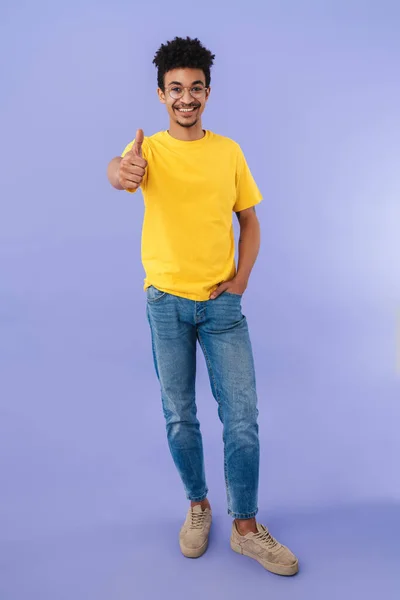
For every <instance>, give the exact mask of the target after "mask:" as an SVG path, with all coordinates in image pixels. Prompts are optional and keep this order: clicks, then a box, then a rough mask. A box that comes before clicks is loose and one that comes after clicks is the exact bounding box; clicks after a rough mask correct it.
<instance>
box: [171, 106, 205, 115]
mask: <svg viewBox="0 0 400 600" xmlns="http://www.w3.org/2000/svg"><path fill="white" fill-rule="evenodd" d="M198 109H199V107H198V106H192V107H190V108H175V110H176V112H178V113H180V114H181V115H191V114H193V113H194V112H196V110H198Z"/></svg>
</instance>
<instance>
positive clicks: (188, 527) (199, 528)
mask: <svg viewBox="0 0 400 600" xmlns="http://www.w3.org/2000/svg"><path fill="white" fill-rule="evenodd" d="M211 519H212V513H211V510H210V509H209V508H206V509H205V510H202V509H201V506H200V505H199V504H197V505H196V506H193V507H190V508H189V511H188V514H187V517H186V521H185V522H184V524H183V526H182V529H181V531H180V534H179V545H180V547H181V551H182V554H183V555H184V556H186V557H187V558H199V557H200V556H202V555H203V554H204V552H205V551H206V550H207V546H208V536H209V533H210V528H211Z"/></svg>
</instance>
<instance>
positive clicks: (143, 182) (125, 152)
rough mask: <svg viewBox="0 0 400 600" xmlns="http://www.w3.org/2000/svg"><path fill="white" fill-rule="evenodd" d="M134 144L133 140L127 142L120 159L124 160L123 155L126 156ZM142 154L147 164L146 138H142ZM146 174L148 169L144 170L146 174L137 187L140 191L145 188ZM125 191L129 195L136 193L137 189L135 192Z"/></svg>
mask: <svg viewBox="0 0 400 600" xmlns="http://www.w3.org/2000/svg"><path fill="white" fill-rule="evenodd" d="M134 143H135V140H133V141H132V142H129V144H128V145H127V146H126V147H125V150H124V151H123V152H122V154H121V158H124V156H125V154H128V152H130V151H131V150H132V148H133V145H134ZM142 154H143V158H144V159H145V160H147V162H149V161H148V147H147V143H146V138H144V140H143V145H142ZM147 172H148V169H146V173H145V176H144V177H143V181H142V183H141V184H140V186H139V187H140V188H142V189H143V188H145V186H146V183H147ZM126 191H127V192H129V193H130V194H134V193H135V192H137V189H136V190H126Z"/></svg>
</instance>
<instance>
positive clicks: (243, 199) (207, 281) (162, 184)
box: [122, 131, 262, 300]
mask: <svg viewBox="0 0 400 600" xmlns="http://www.w3.org/2000/svg"><path fill="white" fill-rule="evenodd" d="M133 144H134V142H131V143H130V144H128V146H127V147H126V148H125V150H124V152H123V154H122V156H124V155H125V154H126V153H127V152H129V151H130V150H131V148H132V146H133ZM142 152H143V158H145V159H146V160H147V162H148V167H147V170H146V175H145V177H144V179H143V181H142V184H141V189H142V192H143V198H144V205H145V212H144V221H143V229H142V262H143V267H144V270H145V273H146V277H145V284H144V289H146V288H147V287H149V286H150V285H153V286H155V287H156V288H158V289H159V290H161V291H163V292H168V293H170V294H174V295H175V296H181V297H183V298H189V299H191V300H208V299H209V297H210V294H211V292H212V291H213V290H214V289H215V288H216V286H217V285H218V284H219V283H221V282H222V281H227V280H229V279H232V277H234V276H235V274H236V265H235V240H234V230H233V222H232V214H233V212H239V211H241V210H245V209H246V208H250V207H252V206H255V205H256V204H258V203H259V202H260V201H261V199H262V196H261V194H260V191H259V189H258V187H257V185H256V183H255V181H254V179H253V176H252V174H251V172H250V169H249V167H248V165H247V163H246V159H245V157H244V155H243V152H242V150H241V149H240V146H239V145H238V144H237V143H236V142H234V141H232V140H231V139H229V138H226V137H223V136H220V135H217V134H215V133H212V132H210V131H206V133H205V136H204V137H203V138H202V139H200V140H196V141H194V142H183V141H180V140H177V139H175V138H173V137H172V136H170V134H169V133H168V131H163V132H160V133H156V134H155V135H153V136H151V137H146V138H145V139H144V142H143V145H142Z"/></svg>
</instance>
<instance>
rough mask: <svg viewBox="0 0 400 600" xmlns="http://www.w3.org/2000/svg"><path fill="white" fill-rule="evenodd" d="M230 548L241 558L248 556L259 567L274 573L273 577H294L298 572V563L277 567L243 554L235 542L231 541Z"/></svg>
mask: <svg viewBox="0 0 400 600" xmlns="http://www.w3.org/2000/svg"><path fill="white" fill-rule="evenodd" d="M231 548H232V550H233V551H234V552H237V553H238V554H242V555H243V556H248V557H249V558H253V559H254V560H256V561H257V562H258V563H260V565H262V566H263V567H264V569H266V570H267V571H270V572H271V573H274V574H275V575H284V576H286V577H290V576H292V575H296V573H298V571H299V561H298V560H296V562H295V563H293V565H279V564H276V563H270V562H268V561H263V560H261V559H260V557H259V556H257V555H256V554H252V553H251V552H243V550H242V547H241V546H240V545H239V544H235V542H232V541H231Z"/></svg>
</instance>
